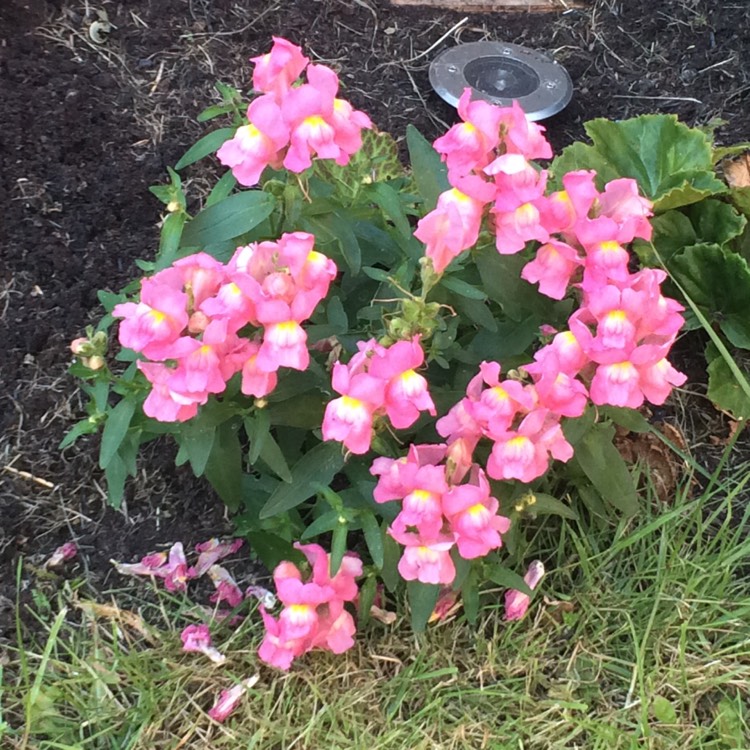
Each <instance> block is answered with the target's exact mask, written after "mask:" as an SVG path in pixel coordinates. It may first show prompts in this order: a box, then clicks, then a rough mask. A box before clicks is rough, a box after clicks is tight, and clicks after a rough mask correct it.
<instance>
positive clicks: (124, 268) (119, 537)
mask: <svg viewBox="0 0 750 750" xmlns="http://www.w3.org/2000/svg"><path fill="white" fill-rule="evenodd" d="M103 14H106V15H103ZM464 18H465V20H462V19H464ZM103 20H104V21H106V23H108V24H111V26H109V27H108V28H109V31H108V33H101V31H100V30H101V28H102V26H101V24H102V21H103ZM94 23H99V24H100V26H99V27H97V28H94V27H93V26H92V24H94ZM105 25H106V24H105ZM97 29H99V31H98V30H97ZM451 29H453V31H452V32H451V33H450V34H448V36H447V37H446V38H445V39H444V40H443V41H442V42H440V43H439V44H438V42H439V41H440V39H441V38H442V37H444V36H445V35H446V32H448V31H450V30H451ZM274 34H276V35H281V36H285V37H287V38H289V39H291V40H292V41H294V42H295V43H298V44H301V45H302V46H303V47H304V48H305V50H306V52H307V53H308V54H309V55H310V56H311V58H312V59H313V60H314V61H318V62H325V63H327V64H330V65H333V66H335V67H336V68H338V69H339V70H340V71H341V75H342V82H343V85H344V88H345V92H344V93H345V95H346V96H347V97H348V98H349V99H350V100H351V101H352V102H353V103H354V105H355V106H356V107H357V108H360V109H363V110H365V111H367V112H368V113H369V114H370V115H371V117H372V119H373V120H374V121H375V122H376V123H377V125H378V126H379V127H380V128H381V129H384V130H388V131H390V132H392V133H393V134H394V135H396V136H397V137H399V138H403V136H404V133H405V130H406V126H407V124H414V125H416V126H417V127H418V128H419V129H420V130H421V131H422V132H423V133H424V134H425V135H426V136H427V137H428V138H431V139H432V138H435V137H436V136H437V135H438V134H439V133H440V132H442V131H443V130H444V129H445V128H446V127H447V126H448V125H449V124H450V123H451V122H453V120H454V119H455V112H454V111H453V109H452V108H450V107H449V106H448V105H446V104H445V103H444V102H442V101H441V100H440V99H439V98H438V97H437V96H436V95H435V94H433V93H432V92H431V90H430V87H429V83H428V77H427V69H428V65H429V62H430V60H431V59H432V57H433V55H435V54H437V53H438V52H439V51H441V50H442V49H443V48H444V47H445V46H446V45H452V44H456V43H459V42H470V41H478V40H482V39H493V40H498V39H502V40H504V41H508V42H514V43H517V44H523V45H527V46H530V47H534V48H538V49H543V50H546V51H547V52H549V53H551V54H552V55H553V56H554V57H555V58H556V59H557V60H558V61H560V62H561V63H563V64H564V65H565V66H566V67H567V68H568V70H569V72H570V74H571V76H572V78H573V81H574V85H575V95H574V98H573V101H572V102H571V104H570V106H569V107H568V108H567V109H566V110H565V111H564V112H562V113H560V114H559V115H557V116H556V117H554V118H552V119H551V120H549V121H548V122H547V123H546V125H547V127H548V134H549V136H550V139H551V141H552V143H553V145H554V146H555V148H556V149H557V150H559V149H560V148H562V147H563V146H565V145H566V144H568V143H570V142H571V141H572V140H575V139H578V138H581V137H583V135H584V133H583V122H584V121H585V120H588V119H591V118H594V117H609V118H614V119H623V118H627V117H631V116H634V115H637V114H640V113H644V112H652V111H663V112H673V113H676V114H678V115H680V117H682V118H683V119H684V120H685V121H686V122H688V123H689V124H707V123H709V122H711V121H712V120H714V119H715V118H722V119H723V120H725V121H726V124H725V125H724V126H723V127H722V128H721V129H720V130H719V131H718V133H719V138H720V140H721V141H722V142H725V143H728V142H734V141H738V140H743V139H747V138H748V136H749V135H750V134H749V133H748V130H747V119H746V117H745V113H746V112H747V110H748V104H749V103H750V71H748V69H747V66H746V65H744V64H743V63H744V61H746V60H747V59H748V58H749V57H750V6H747V5H745V4H742V3H735V4H731V5H730V4H726V3H708V2H704V1H703V0H663V2H660V3H657V4H654V3H652V2H647V0H628V1H627V2H624V1H622V2H620V1H618V0H594V2H592V3H591V4H590V7H588V8H586V9H576V10H571V11H570V12H565V13H535V14H527V13H523V12H516V13H494V14H489V15H481V14H467V15H465V16H464V15H463V14H457V13H448V12H442V11H438V10H436V9H434V8H428V7H426V8H414V7H410V8H395V7H391V6H390V5H389V4H388V3H387V2H385V1H384V0H362V2H359V1H358V2H356V3H352V2H351V1H350V0H315V1H313V0H294V1H284V2H281V0H279V1H277V2H273V0H261V1H260V2H253V3H244V2H231V1H230V0H215V2H207V0H132V1H131V2H128V3H119V2H114V1H113V0H104V1H103V2H100V3H97V4H96V7H95V9H94V8H93V5H92V4H91V3H82V2H75V0H74V1H73V2H60V1H59V0H56V1H55V2H45V1H44V0H26V1H25V2H22V1H21V0H17V1H16V2H14V3H3V4H2V6H0V99H2V101H3V107H2V110H0V133H2V139H0V202H2V205H3V215H2V216H1V217H0V243H1V246H2V248H3V249H2V260H3V263H2V266H1V267H0V323H2V325H0V351H2V352H3V355H2V359H3V365H2V368H1V369H0V399H1V402H0V404H1V405H0V469H3V467H7V466H9V467H10V468H11V469H15V470H16V471H21V472H26V473H27V474H26V475H24V474H18V473H16V472H13V471H10V472H8V471H3V472H2V473H0V483H1V484H2V490H1V491H0V540H1V541H0V565H2V566H3V567H5V566H8V568H6V569H7V570H13V569H15V568H14V566H15V564H16V561H17V559H18V557H19V555H24V556H32V557H33V556H34V555H38V556H43V555H45V554H48V553H49V552H51V551H52V550H53V549H54V548H55V547H56V546H57V545H58V544H59V543H60V542H61V541H64V540H66V539H68V538H71V537H72V538H75V539H77V540H78V541H79V542H80V544H81V551H82V559H83V560H85V564H86V565H87V566H88V569H89V571H88V572H89V575H91V576H94V579H95V580H98V581H100V582H101V583H102V584H104V583H105V582H106V580H107V576H108V575H109V571H110V566H109V562H108V560H109V558H111V557H115V558H119V559H122V560H133V559H136V558H137V557H138V556H140V555H141V554H143V553H145V552H147V551H149V550H151V549H154V548H156V547H157V546H159V545H160V544H166V543H169V542H173V541H177V540H178V539H180V540H182V541H184V542H185V543H186V544H189V543H193V542H195V541H200V540H202V539H205V538H207V537H208V536H210V535H211V534H212V533H220V532H226V531H228V530H229V525H228V523H227V521H226V519H225V518H224V512H223V509H222V508H221V506H220V505H219V503H218V502H217V501H216V500H215V498H214V497H213V496H212V494H211V493H210V491H209V490H208V489H207V487H206V485H205V484H204V483H202V482H200V481H197V480H194V479H193V478H192V476H191V475H190V474H189V472H188V471H186V470H184V469H175V468H174V466H173V463H172V460H173V451H172V449H171V448H169V447H168V446H165V445H164V444H155V445H154V446H153V447H152V448H151V449H150V451H149V452H148V455H146V456H145V457H144V460H143V464H142V465H143V467H144V473H143V474H142V475H141V476H139V477H138V478H137V480H136V481H134V482H131V483H130V485H129V488H128V495H127V513H116V512H114V511H112V510H111V509H108V508H106V507H105V506H104V504H103V494H104V493H103V492H102V490H101V481H102V479H101V474H100V472H99V471H98V470H97V468H96V466H95V449H96V440H95V438H87V439H84V440H82V441H81V442H80V443H79V444H77V445H76V446H74V447H73V448H71V449H68V450H67V451H65V452H64V453H63V454H61V453H60V452H59V451H58V449H57V446H58V444H59V441H60V439H61V437H62V436H63V434H64V433H65V432H66V431H67V430H68V429H69V428H70V426H71V424H72V423H73V422H74V421H75V420H76V419H78V418H79V417H80V416H81V415H82V408H81V403H80V399H79V397H78V395H77V394H76V390H75V383H74V382H73V380H72V379H71V378H69V377H68V376H67V375H66V367H67V365H68V363H69V359H70V353H69V350H68V342H69V341H70V340H71V339H72V338H74V337H76V336H78V335H80V332H81V330H82V329H83V327H84V326H85V325H86V323H88V322H90V321H92V320H94V319H96V317H97V316H98V315H99V314H100V310H99V308H98V307H97V297H96V292H97V290H98V289H101V288H107V289H111V290H117V289H119V288H120V287H121V286H123V285H124V284H125V283H126V282H127V281H129V280H131V279H132V278H133V277H134V276H136V275H137V274H138V273H139V272H138V270H137V267H136V266H135V260H136V259H137V258H150V257H152V256H153V252H154V248H155V246H156V242H157V238H158V227H157V225H158V222H159V219H160V214H159V211H160V205H159V204H158V202H157V201H156V200H155V199H154V198H153V197H152V196H151V195H150V194H149V193H148V191H147V187H148V185H150V184H153V183H157V182H160V181H163V180H164V175H165V168H166V166H167V165H172V164H174V163H175V162H176V161H177V159H178V158H179V156H180V155H181V153H182V152H183V151H184V150H185V149H186V148H187V147H188V145H189V144H190V143H192V142H194V141H195V140H196V139H197V137H199V135H200V134H201V132H202V126H201V125H199V124H198V123H196V121H195V117H196V115H197V113H198V112H199V111H200V110H201V109H202V108H203V107H204V106H205V105H206V104H208V103H210V102H211V101H212V98H213V96H214V94H213V93H212V86H213V83H214V82H215V81H216V80H217V79H221V80H223V81H226V82H228V83H231V84H234V85H236V86H238V87H239V88H241V89H242V90H244V91H247V90H248V89H249V88H250V67H249V64H248V58H249V57H251V56H254V55H258V54H261V53H262V52H264V51H266V50H267V49H268V47H269V45H270V40H271V36H272V35H274ZM200 175H201V169H200V168H197V169H191V170H188V171H187V173H186V177H187V179H188V189H189V190H193V191H194V192H195V193H196V194H198V193H199V192H200V190H201V176H200ZM29 475H30V476H29ZM37 480H42V481H41V482H40V481H37ZM45 482H47V483H51V484H52V485H53V486H54V487H53V489H50V488H49V487H48V486H46V485H45ZM1 596H6V597H8V598H10V599H12V598H13V597H14V596H15V581H14V576H13V575H12V574H11V575H7V574H6V575H0V597H1ZM3 618H4V615H3V614H2V613H0V626H1V624H2V623H5V622H7V620H5V619H3ZM11 629H12V628H11Z"/></svg>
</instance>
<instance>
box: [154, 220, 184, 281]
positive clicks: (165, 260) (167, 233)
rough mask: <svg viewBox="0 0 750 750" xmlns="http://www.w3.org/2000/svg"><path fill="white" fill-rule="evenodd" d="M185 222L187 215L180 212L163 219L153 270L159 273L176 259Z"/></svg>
mask: <svg viewBox="0 0 750 750" xmlns="http://www.w3.org/2000/svg"><path fill="white" fill-rule="evenodd" d="M186 221H187V215H186V214H184V213H183V212H182V211H178V212H175V213H173V214H169V216H167V218H166V219H164V223H163V224H162V225H161V234H160V235H159V252H158V254H157V256H156V265H155V270H157V271H161V270H162V269H163V268H167V267H168V266H171V265H172V263H174V261H175V260H176V259H177V250H178V249H179V247H180V239H182V230H183V228H184V226H185V222H186Z"/></svg>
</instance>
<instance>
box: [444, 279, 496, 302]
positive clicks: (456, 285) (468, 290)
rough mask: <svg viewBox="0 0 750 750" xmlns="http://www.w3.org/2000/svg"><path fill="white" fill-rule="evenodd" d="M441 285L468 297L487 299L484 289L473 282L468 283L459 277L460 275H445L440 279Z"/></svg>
mask: <svg viewBox="0 0 750 750" xmlns="http://www.w3.org/2000/svg"><path fill="white" fill-rule="evenodd" d="M440 285H441V286H443V287H445V288H446V289H450V290H451V291H452V292H455V293H456V294H458V295H459V296H461V297H467V298H468V299H475V300H486V299H487V295H486V294H485V293H484V291H483V290H482V289H478V288H477V287H475V286H472V285H471V284H467V283H466V282H465V281H463V280H461V279H459V278H458V276H443V278H442V279H441V280H440Z"/></svg>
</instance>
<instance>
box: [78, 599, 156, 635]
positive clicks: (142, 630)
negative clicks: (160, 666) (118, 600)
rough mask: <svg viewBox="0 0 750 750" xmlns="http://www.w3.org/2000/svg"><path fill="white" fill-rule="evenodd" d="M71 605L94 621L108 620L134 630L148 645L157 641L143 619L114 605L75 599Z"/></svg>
mask: <svg viewBox="0 0 750 750" xmlns="http://www.w3.org/2000/svg"><path fill="white" fill-rule="evenodd" d="M73 604H74V605H75V607H76V608H77V609H80V610H81V611H82V612H84V613H85V614H87V615H88V616H89V617H91V618H93V619H96V620H109V621H110V622H116V623H118V624H119V625H123V626H125V627H127V628H130V630H134V631H135V632H136V633H138V635H140V636H141V637H142V638H144V639H145V640H147V641H148V642H149V643H156V642H157V641H158V639H157V638H156V637H155V636H154V634H153V633H152V632H151V631H150V629H149V628H148V626H147V625H146V623H145V622H144V620H143V618H142V617H141V616H140V615H137V614H136V613H135V612H131V611H130V610H128V609H120V608H119V607H118V606H117V605H116V604H114V603H112V604H100V603H99V602H93V601H89V600H80V599H75V600H74V601H73Z"/></svg>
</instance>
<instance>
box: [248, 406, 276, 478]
mask: <svg viewBox="0 0 750 750" xmlns="http://www.w3.org/2000/svg"><path fill="white" fill-rule="evenodd" d="M270 429H271V419H270V417H269V415H268V410H267V409H257V410H256V412H255V414H253V415H252V416H250V417H245V433H246V434H247V437H248V440H250V450H249V451H248V453H247V460H248V462H249V463H250V465H251V466H252V465H253V464H254V463H255V462H256V461H257V460H258V458H259V456H260V452H261V451H262V450H263V443H264V442H265V441H266V439H267V438H268V436H269V431H270Z"/></svg>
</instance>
